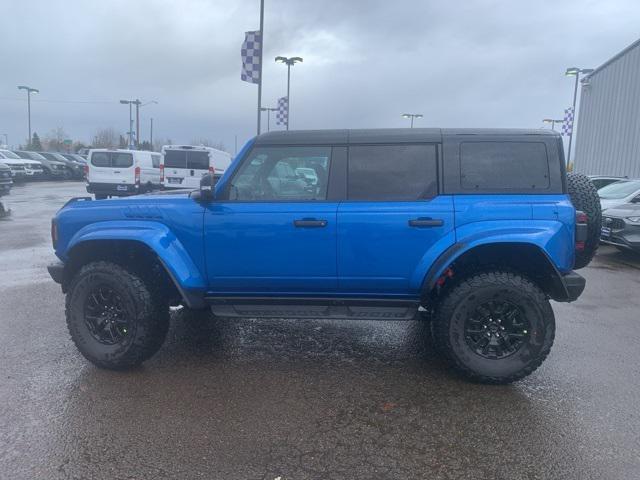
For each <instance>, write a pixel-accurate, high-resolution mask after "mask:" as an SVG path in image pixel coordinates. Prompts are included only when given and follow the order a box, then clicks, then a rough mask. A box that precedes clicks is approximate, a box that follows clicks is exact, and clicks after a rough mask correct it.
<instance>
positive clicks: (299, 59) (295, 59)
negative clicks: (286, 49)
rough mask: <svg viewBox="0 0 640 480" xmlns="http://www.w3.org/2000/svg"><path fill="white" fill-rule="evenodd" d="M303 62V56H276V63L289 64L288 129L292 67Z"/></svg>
mask: <svg viewBox="0 0 640 480" xmlns="http://www.w3.org/2000/svg"><path fill="white" fill-rule="evenodd" d="M298 62H300V63H302V57H289V58H287V57H276V63H284V64H286V65H287V130H289V120H290V116H289V110H291V97H290V95H289V93H290V92H289V90H290V88H289V87H290V85H291V67H292V66H293V65H295V64H296V63H298Z"/></svg>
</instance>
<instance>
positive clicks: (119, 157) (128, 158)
mask: <svg viewBox="0 0 640 480" xmlns="http://www.w3.org/2000/svg"><path fill="white" fill-rule="evenodd" d="M109 155H111V166H112V167H114V168H128V167H130V166H132V165H133V155H131V154H130V153H120V152H110V153H109Z"/></svg>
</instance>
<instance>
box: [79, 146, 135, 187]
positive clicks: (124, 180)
mask: <svg viewBox="0 0 640 480" xmlns="http://www.w3.org/2000/svg"><path fill="white" fill-rule="evenodd" d="M88 181H89V183H110V184H122V185H134V184H135V167H134V161H133V154H132V152H118V151H93V152H91V156H90V158H89V177H88ZM123 188H125V187H123Z"/></svg>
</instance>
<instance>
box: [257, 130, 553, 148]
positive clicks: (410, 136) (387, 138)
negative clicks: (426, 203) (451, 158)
mask: <svg viewBox="0 0 640 480" xmlns="http://www.w3.org/2000/svg"><path fill="white" fill-rule="evenodd" d="M458 135H469V136H473V135H482V136H500V137H505V136H523V135H538V136H560V134H559V133H558V132H555V131H553V130H544V129H516V128H370V129H353V130H346V129H345V130H289V131H282V130H281V131H275V132H268V133H263V134H262V135H259V136H257V137H256V140H255V143H256V145H329V144H355V143H413V142H424V143H439V142H442V138H443V137H447V136H458Z"/></svg>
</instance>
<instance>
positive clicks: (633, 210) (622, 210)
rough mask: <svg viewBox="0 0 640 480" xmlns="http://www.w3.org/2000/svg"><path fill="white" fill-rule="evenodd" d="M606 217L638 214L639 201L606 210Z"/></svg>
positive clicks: (639, 211) (639, 213) (634, 215)
mask: <svg viewBox="0 0 640 480" xmlns="http://www.w3.org/2000/svg"><path fill="white" fill-rule="evenodd" d="M606 215H607V217H620V218H625V217H637V216H640V203H625V204H623V205H618V206H616V207H612V208H609V209H608V210H607V211H606Z"/></svg>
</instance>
